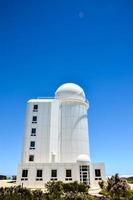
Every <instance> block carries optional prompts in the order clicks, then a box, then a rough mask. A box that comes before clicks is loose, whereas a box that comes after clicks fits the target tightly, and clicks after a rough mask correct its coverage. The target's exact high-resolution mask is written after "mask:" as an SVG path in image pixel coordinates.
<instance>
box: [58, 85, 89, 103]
mask: <svg viewBox="0 0 133 200" xmlns="http://www.w3.org/2000/svg"><path fill="white" fill-rule="evenodd" d="M55 97H56V98H63V99H64V98H74V99H80V100H85V93H84V91H83V89H82V88H81V87H80V86H79V85H76V84H74V83H65V84H63V85H61V86H60V87H59V88H58V89H57V90H56V92H55Z"/></svg>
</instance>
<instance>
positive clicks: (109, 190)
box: [99, 174, 133, 200]
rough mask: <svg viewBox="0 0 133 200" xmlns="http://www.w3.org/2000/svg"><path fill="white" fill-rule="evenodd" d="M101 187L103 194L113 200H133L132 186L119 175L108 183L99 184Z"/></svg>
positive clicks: (109, 179)
mask: <svg viewBox="0 0 133 200" xmlns="http://www.w3.org/2000/svg"><path fill="white" fill-rule="evenodd" d="M99 186H100V187H101V189H102V191H101V193H102V194H104V195H105V196H106V197H109V198H110V199H112V200H120V199H123V200H130V199H131V200H132V198H133V195H132V193H131V192H130V186H129V185H128V184H127V182H126V181H125V180H123V179H121V178H120V177H119V176H118V174H116V175H115V176H112V177H111V178H108V180H107V182H104V181H101V182H99Z"/></svg>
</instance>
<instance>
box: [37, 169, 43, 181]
mask: <svg viewBox="0 0 133 200" xmlns="http://www.w3.org/2000/svg"><path fill="white" fill-rule="evenodd" d="M42 180H43V179H42V169H37V172H36V181H42Z"/></svg>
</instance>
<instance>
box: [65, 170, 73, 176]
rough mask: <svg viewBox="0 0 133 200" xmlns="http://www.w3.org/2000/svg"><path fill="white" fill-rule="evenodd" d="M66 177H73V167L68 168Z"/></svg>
mask: <svg viewBox="0 0 133 200" xmlns="http://www.w3.org/2000/svg"><path fill="white" fill-rule="evenodd" d="M66 177H72V171H71V169H67V170H66Z"/></svg>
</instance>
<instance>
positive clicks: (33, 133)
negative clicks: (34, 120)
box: [31, 128, 36, 136]
mask: <svg viewBox="0 0 133 200" xmlns="http://www.w3.org/2000/svg"><path fill="white" fill-rule="evenodd" d="M31 136H36V128H32V129H31Z"/></svg>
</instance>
